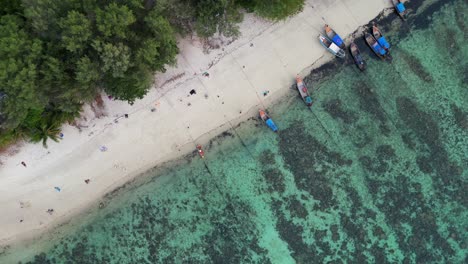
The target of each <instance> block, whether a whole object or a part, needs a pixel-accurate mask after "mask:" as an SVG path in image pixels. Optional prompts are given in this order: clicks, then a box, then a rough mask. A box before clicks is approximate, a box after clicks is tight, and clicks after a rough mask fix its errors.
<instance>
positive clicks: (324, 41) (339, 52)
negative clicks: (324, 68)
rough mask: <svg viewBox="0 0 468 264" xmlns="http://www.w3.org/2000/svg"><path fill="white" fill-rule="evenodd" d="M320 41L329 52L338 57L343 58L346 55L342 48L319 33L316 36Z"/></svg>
mask: <svg viewBox="0 0 468 264" xmlns="http://www.w3.org/2000/svg"><path fill="white" fill-rule="evenodd" d="M318 38H319V40H320V43H321V44H322V46H324V47H325V48H326V49H327V50H328V51H329V52H331V54H333V55H335V56H337V57H339V58H344V57H345V56H346V54H345V52H344V50H342V49H340V47H338V46H337V45H336V44H335V43H333V42H332V41H331V40H329V39H328V38H327V37H325V36H322V35H319V36H318Z"/></svg>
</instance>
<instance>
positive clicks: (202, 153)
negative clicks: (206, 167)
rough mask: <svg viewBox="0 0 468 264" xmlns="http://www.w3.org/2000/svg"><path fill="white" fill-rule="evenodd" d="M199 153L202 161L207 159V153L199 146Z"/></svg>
mask: <svg viewBox="0 0 468 264" xmlns="http://www.w3.org/2000/svg"><path fill="white" fill-rule="evenodd" d="M197 152H198V155H199V156H200V158H202V159H204V158H205V152H204V151H203V149H202V146H201V145H197Z"/></svg>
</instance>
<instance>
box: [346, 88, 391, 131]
mask: <svg viewBox="0 0 468 264" xmlns="http://www.w3.org/2000/svg"><path fill="white" fill-rule="evenodd" d="M354 87H355V88H354V91H355V93H356V95H357V96H358V98H359V105H360V108H361V109H362V110H364V111H366V112H367V113H369V114H371V115H372V116H374V117H375V118H376V119H377V120H378V121H379V122H380V131H381V132H382V133H383V134H384V135H388V134H389V133H390V129H389V128H388V127H387V125H386V122H387V117H386V114H385V111H384V109H383V108H382V106H381V105H380V102H379V99H378V98H377V94H376V93H375V91H374V88H373V87H371V86H369V84H368V83H366V82H358V83H356V84H355V85H354Z"/></svg>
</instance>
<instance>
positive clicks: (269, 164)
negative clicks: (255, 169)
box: [260, 150, 286, 193]
mask: <svg viewBox="0 0 468 264" xmlns="http://www.w3.org/2000/svg"><path fill="white" fill-rule="evenodd" d="M260 164H261V165H262V175H263V177H264V178H265V180H266V183H267V185H268V191H269V192H274V191H277V192H278V193H283V192H284V190H285V189H286V186H285V184H284V175H283V174H282V173H281V171H280V170H279V169H278V165H277V164H276V161H275V157H274V154H273V152H271V151H270V150H266V151H264V152H263V153H262V155H260Z"/></svg>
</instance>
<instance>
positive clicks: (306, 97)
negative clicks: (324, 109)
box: [296, 76, 312, 107]
mask: <svg viewBox="0 0 468 264" xmlns="http://www.w3.org/2000/svg"><path fill="white" fill-rule="evenodd" d="M296 87H297V90H298V91H299V95H300V96H301V98H302V100H303V101H304V103H305V104H306V105H307V106H308V107H311V106H312V97H310V94H309V91H308V90H307V87H306V86H305V84H304V82H303V81H302V79H301V78H300V77H299V76H297V77H296Z"/></svg>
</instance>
